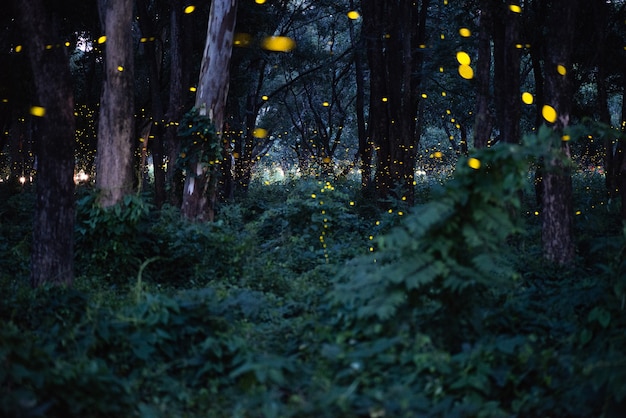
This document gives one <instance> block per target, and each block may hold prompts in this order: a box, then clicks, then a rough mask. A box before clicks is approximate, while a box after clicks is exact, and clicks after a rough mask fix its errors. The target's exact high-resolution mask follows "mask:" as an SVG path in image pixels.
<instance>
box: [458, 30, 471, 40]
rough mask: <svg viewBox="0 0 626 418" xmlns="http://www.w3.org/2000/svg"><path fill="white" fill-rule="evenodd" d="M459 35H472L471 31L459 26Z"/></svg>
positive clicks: (466, 36) (467, 36)
mask: <svg viewBox="0 0 626 418" xmlns="http://www.w3.org/2000/svg"><path fill="white" fill-rule="evenodd" d="M459 35H461V36H462V37H464V38H469V37H470V36H472V31H471V30H469V29H467V28H461V29H459Z"/></svg>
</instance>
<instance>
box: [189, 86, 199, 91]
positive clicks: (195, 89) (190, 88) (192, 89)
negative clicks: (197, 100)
mask: <svg viewBox="0 0 626 418" xmlns="http://www.w3.org/2000/svg"><path fill="white" fill-rule="evenodd" d="M189 91H190V92H196V91H198V89H197V88H195V87H194V86H191V87H189Z"/></svg>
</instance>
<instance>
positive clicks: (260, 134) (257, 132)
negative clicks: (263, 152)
mask: <svg viewBox="0 0 626 418" xmlns="http://www.w3.org/2000/svg"><path fill="white" fill-rule="evenodd" d="M252 135H253V136H254V137H255V138H265V137H267V129H263V128H254V131H252Z"/></svg>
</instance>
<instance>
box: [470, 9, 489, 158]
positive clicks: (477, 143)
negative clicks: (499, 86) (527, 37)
mask: <svg viewBox="0 0 626 418" xmlns="http://www.w3.org/2000/svg"><path fill="white" fill-rule="evenodd" d="M492 4H493V2H492V0H481V2H480V23H479V29H478V60H477V64H476V121H475V124H474V147H476V148H484V147H486V146H487V144H488V142H489V137H490V136H491V112H490V111H489V102H490V94H489V80H490V79H491V32H492V26H493V16H492V14H493V12H492V10H491V8H492Z"/></svg>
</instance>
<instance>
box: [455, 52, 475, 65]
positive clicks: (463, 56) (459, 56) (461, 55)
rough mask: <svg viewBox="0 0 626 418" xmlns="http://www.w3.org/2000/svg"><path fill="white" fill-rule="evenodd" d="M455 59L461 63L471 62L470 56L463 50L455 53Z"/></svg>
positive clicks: (467, 63) (468, 63)
mask: <svg viewBox="0 0 626 418" xmlns="http://www.w3.org/2000/svg"><path fill="white" fill-rule="evenodd" d="M456 60H457V61H458V62H459V64H461V65H470V64H471V62H472V59H471V58H470V56H469V54H468V53H467V52H465V51H459V52H457V53H456Z"/></svg>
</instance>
